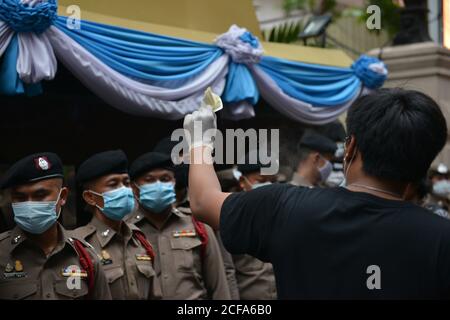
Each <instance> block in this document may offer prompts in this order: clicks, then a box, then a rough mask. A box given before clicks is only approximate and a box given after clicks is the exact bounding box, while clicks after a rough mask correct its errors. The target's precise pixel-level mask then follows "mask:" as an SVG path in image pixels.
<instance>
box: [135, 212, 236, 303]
mask: <svg viewBox="0 0 450 320" xmlns="http://www.w3.org/2000/svg"><path fill="white" fill-rule="evenodd" d="M128 221H129V222H131V223H134V224H136V226H137V227H138V228H139V229H141V230H142V231H143V232H144V233H145V235H146V236H147V238H148V239H150V241H151V243H152V244H153V245H154V249H155V250H156V252H157V257H158V259H156V261H155V270H156V273H157V275H158V277H159V279H160V281H161V289H162V293H163V299H179V300H194V299H230V291H229V288H228V284H227V279H226V276H225V270H224V266H223V261H222V256H221V253H220V249H219V245H218V243H217V239H216V237H215V236H214V232H213V231H212V229H211V228H210V227H209V226H207V225H205V227H206V229H207V232H208V239H209V240H208V245H207V248H206V253H205V256H204V257H203V259H202V257H201V254H200V252H201V240H200V238H199V236H198V235H197V233H196V231H195V228H194V225H193V223H192V217H191V216H189V215H186V214H184V213H181V212H180V211H179V210H177V209H173V210H172V212H171V214H170V215H169V217H168V218H167V220H166V222H165V223H164V226H163V227H162V229H161V230H160V229H158V228H156V227H155V226H154V225H153V224H152V222H151V221H150V220H149V219H148V218H147V217H146V216H145V214H144V213H143V211H141V209H138V210H136V212H135V213H134V214H133V215H131V216H130V217H128Z"/></svg>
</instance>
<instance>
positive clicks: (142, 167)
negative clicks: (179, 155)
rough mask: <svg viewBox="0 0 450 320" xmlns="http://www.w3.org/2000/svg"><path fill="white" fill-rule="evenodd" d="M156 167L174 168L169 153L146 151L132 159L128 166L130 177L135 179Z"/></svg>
mask: <svg viewBox="0 0 450 320" xmlns="http://www.w3.org/2000/svg"><path fill="white" fill-rule="evenodd" d="M156 168H163V169H168V170H172V171H173V170H174V165H173V162H172V159H171V158H170V155H169V154H166V153H160V152H148V153H145V154H143V155H142V156H140V157H139V158H137V159H136V160H134V162H133V163H132V164H131V166H130V178H131V179H132V180H134V179H136V178H137V177H139V176H140V175H142V174H143V173H145V172H148V171H150V170H153V169H156Z"/></svg>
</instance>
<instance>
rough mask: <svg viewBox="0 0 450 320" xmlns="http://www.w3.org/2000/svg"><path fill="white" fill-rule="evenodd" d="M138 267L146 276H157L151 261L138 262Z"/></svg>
mask: <svg viewBox="0 0 450 320" xmlns="http://www.w3.org/2000/svg"><path fill="white" fill-rule="evenodd" d="M136 267H137V269H138V270H139V272H140V273H142V274H143V275H144V276H145V277H146V278H151V277H154V276H155V270H154V269H153V267H152V264H151V262H150V261H143V262H136Z"/></svg>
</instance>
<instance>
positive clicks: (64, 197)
mask: <svg viewBox="0 0 450 320" xmlns="http://www.w3.org/2000/svg"><path fill="white" fill-rule="evenodd" d="M68 195H69V188H67V187H63V188H61V194H60V196H59V199H60V202H59V204H60V205H61V207H62V206H64V205H65V204H66V203H67V196H68Z"/></svg>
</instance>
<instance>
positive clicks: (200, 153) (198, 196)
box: [184, 107, 230, 230]
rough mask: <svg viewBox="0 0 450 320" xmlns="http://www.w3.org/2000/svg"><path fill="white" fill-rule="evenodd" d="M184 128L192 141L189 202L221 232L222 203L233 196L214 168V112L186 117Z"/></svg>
mask: <svg viewBox="0 0 450 320" xmlns="http://www.w3.org/2000/svg"><path fill="white" fill-rule="evenodd" d="M184 129H185V132H186V135H189V137H188V141H189V142H190V165H189V199H190V204H191V209H192V213H193V215H194V216H195V217H196V218H198V219H199V220H202V221H204V222H205V223H207V224H209V225H210V226H211V227H212V228H214V229H216V230H217V229H218V228H219V221H220V211H221V209H222V204H223V202H224V200H225V199H226V198H227V197H228V196H229V195H230V194H229V193H225V192H222V189H221V187H220V183H219V180H218V178H217V175H216V172H215V171H214V166H213V159H212V155H211V153H212V150H213V141H212V139H213V137H214V136H215V132H216V130H217V125H216V118H215V114H214V112H213V111H212V110H211V109H210V108H208V107H201V108H200V109H199V110H198V111H195V112H194V113H192V114H189V115H187V116H186V117H185V119H184ZM189 138H190V139H189Z"/></svg>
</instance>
